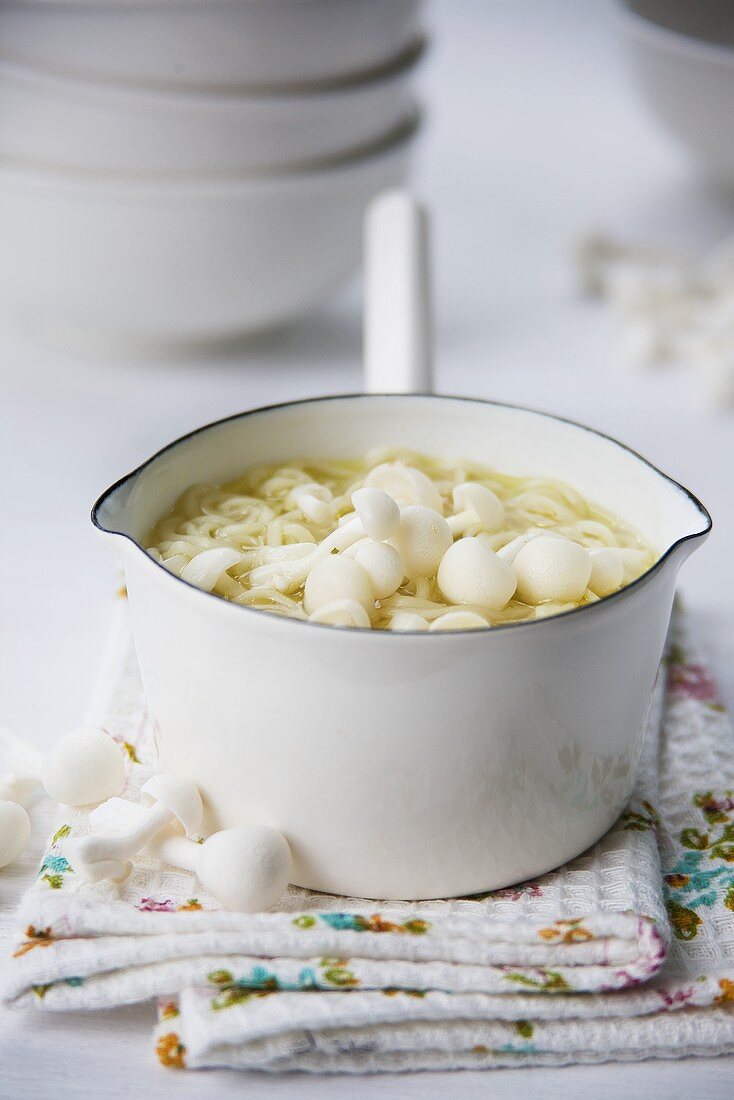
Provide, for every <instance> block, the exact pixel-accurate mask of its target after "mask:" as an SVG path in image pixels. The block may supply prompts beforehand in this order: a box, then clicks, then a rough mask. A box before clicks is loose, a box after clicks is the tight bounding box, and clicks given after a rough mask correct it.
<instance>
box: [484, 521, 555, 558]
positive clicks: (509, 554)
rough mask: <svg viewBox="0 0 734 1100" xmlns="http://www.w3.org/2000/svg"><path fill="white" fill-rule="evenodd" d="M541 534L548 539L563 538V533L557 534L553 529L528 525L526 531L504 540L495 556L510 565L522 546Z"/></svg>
mask: <svg viewBox="0 0 734 1100" xmlns="http://www.w3.org/2000/svg"><path fill="white" fill-rule="evenodd" d="M541 535H544V536H545V537H546V538H549V539H562V538H564V536H563V535H559V534H558V533H557V532H555V531H549V530H547V529H546V528H544V527H528V529H527V531H523V533H522V534H521V535H517V536H516V537H515V538H514V539H510V541H509V542H506V543H505V545H504V546H502V547H500V549H499V550H497V551H496V553H497V557H498V558H502V560H503V561H506V562H507V564H508V565H512V563H513V562H514V560H515V558H516V557H517V555H518V554H519V553H520V551H521V550H522V548H523V546H525V545H526V543H528V542H530V541H531V539H537V538H540V536H541Z"/></svg>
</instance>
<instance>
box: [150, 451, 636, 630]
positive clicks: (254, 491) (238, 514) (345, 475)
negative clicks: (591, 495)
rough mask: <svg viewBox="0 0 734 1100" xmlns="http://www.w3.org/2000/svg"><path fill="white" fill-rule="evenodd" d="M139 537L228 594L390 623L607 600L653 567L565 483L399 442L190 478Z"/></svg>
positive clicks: (423, 623) (314, 616)
mask: <svg viewBox="0 0 734 1100" xmlns="http://www.w3.org/2000/svg"><path fill="white" fill-rule="evenodd" d="M145 546H146V548H147V552H148V553H149V554H150V555H151V556H152V557H154V558H155V559H156V560H157V561H159V562H161V563H162V564H163V565H164V566H165V567H166V568H168V569H169V570H170V571H171V572H173V573H175V574H177V575H179V576H181V577H182V578H183V579H185V580H188V581H190V582H191V583H194V584H197V585H198V586H199V587H201V588H204V589H207V590H209V591H212V592H214V593H215V594H217V595H219V596H221V597H222V598H224V599H227V600H231V601H233V602H235V603H239V604H243V605H245V606H249V607H254V608H258V609H262V610H267V611H271V612H273V613H274V614H278V615H285V616H289V617H292V618H297V619H302V620H311V621H315V622H322V623H330V624H332V625H341V626H359V627H372V628H374V629H387V630H431V631H433V630H451V629H472V628H481V627H491V626H496V625H499V624H502V623H508V622H519V621H523V620H531V619H537V618H543V617H547V616H549V615H555V614H560V613H562V612H564V611H568V610H571V609H573V608H576V607H581V606H584V605H586V604H589V603H592V602H595V601H596V600H598V599H600V598H603V597H604V596H606V595H610V594H612V593H613V592H615V591H617V590H619V589H620V588H622V587H624V586H625V585H627V584H629V583H630V582H631V581H633V580H635V579H636V578H637V577H639V576H640V575H641V574H642V573H644V572H645V571H646V570H647V569H649V568H650V567H651V566H652V565H653V563H654V561H655V560H656V555H655V553H654V552H653V551H652V549H651V548H650V547H649V546H646V545H645V544H644V543H643V541H642V540H641V539H640V537H639V536H638V535H637V534H636V533H635V532H634V531H632V530H630V529H629V528H628V527H626V526H625V525H624V524H623V523H622V522H620V520H619V519H617V518H616V517H615V516H613V515H611V514H609V513H608V512H605V511H604V510H603V509H602V508H600V507H599V506H598V505H597V504H595V503H592V502H590V501H588V500H586V499H584V498H583V497H582V496H581V495H580V494H579V493H578V492H577V491H576V490H575V489H573V488H572V487H571V486H570V485H567V484H565V483H562V482H559V481H555V480H551V479H547V478H543V477H537V478H528V477H513V476H511V475H508V474H505V473H499V472H497V471H495V470H491V469H487V468H486V467H484V466H481V465H479V464H477V463H473V462H464V461H458V460H457V461H453V460H447V459H437V458H433V457H430V458H429V457H426V456H424V455H420V454H416V453H413V452H408V451H405V450H401V449H399V448H390V449H385V450H382V451H380V452H375V453H372V454H369V455H368V456H366V457H365V458H364V459H359V460H356V459H345V460H340V459H334V460H324V459H319V460H308V459H304V460H298V461H290V462H288V463H287V464H284V465H281V466H268V467H263V466H260V467H252V468H250V469H247V470H245V471H244V472H243V473H242V475H241V476H240V477H238V478H236V479H235V480H234V481H231V482H229V483H228V484H225V485H211V484H203V485H195V486H193V487H191V488H190V489H188V490H186V492H184V493H183V494H182V495H181V497H180V498H179V499H178V501H177V502H176V504H175V505H174V507H173V508H172V509H171V511H170V512H168V513H167V514H166V515H165V516H163V517H162V518H161V519H160V520H159V521H158V522H157V523H156V525H155V527H154V528H153V529H152V530H151V532H150V533H149V535H148V537H147V539H146V540H145Z"/></svg>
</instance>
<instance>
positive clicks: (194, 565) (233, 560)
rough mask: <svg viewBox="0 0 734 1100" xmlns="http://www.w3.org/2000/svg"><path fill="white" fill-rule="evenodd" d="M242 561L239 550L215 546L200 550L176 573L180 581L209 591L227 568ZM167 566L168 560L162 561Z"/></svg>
mask: <svg viewBox="0 0 734 1100" xmlns="http://www.w3.org/2000/svg"><path fill="white" fill-rule="evenodd" d="M241 561H242V554H241V553H240V551H239V550H233V549H231V548H230V547H229V546H221V547H215V548H214V549H213V550H202V552H201V553H200V554H197V555H196V556H195V557H193V558H192V559H191V561H190V562H187V564H186V565H184V567H183V569H181V570H180V571H179V573H178V575H179V577H180V578H181V580H182V581H188V582H189V584H195V585H196V587H197V588H203V589H204V591H205V592H211V590H212V589H213V588H214V586H215V584H216V583H217V581H218V580H219V578H220V577H221V576H222V573H226V572H227V570H228V569H231V568H232V566H233V565H237V564H238V563H239V562H241ZM163 564H164V565H166V566H168V564H169V563H168V562H164V563H163Z"/></svg>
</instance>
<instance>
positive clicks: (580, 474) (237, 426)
mask: <svg viewBox="0 0 734 1100" xmlns="http://www.w3.org/2000/svg"><path fill="white" fill-rule="evenodd" d="M369 236H370V240H371V245H370V247H369V248H368V253H369V255H368V259H369V261H370V262H369V263H368V291H369V293H368V302H369V306H368V311H367V333H366V335H367V384H368V386H367V388H368V389H374V386H375V384H376V380H377V383H378V384H380V387H381V388H391V389H392V388H397V389H400V388H401V385H402V384H403V383H406V388H408V387H409V388H410V389H412V390H415V389H420V388H421V386H422V384H423V385H427V373H426V371H427V368H426V363H427V358H428V357H427V349H428V341H427V339H426V337H425V332H426V324H425V311H424V310H423V309H422V308H421V307H422V303H423V304H424V303H425V300H426V299H425V294H424V279H423V276H424V274H425V264H424V263H421V262H420V249H421V246H422V242H423V235H422V228H421V219H420V217H419V216H418V215H417V214H416V211H415V209H414V208H413V207H411V205H410V203H409V202H408V201H407V200H405V199H401V198H396V197H395V196H393V197H392V199H391V200H382V203H381V206H380V207H378V209H377V210H376V211H375V214H374V216H373V223H372V233H371V235H369ZM401 242H402V244H401ZM411 256H412V259H411ZM416 256H417V257H418V260H416ZM406 258H407V262H405V261H406ZM386 261H387V267H386V268H383V263H384V262H386ZM381 296H384V300H383V299H381ZM385 302H387V303H392V305H393V307H394V309H393V314H392V316H393V318H396V319H397V320H394V321H393V322H392V323H390V324H385V317H386V316H387V315H386V314H385V313H384V312H382V307H383V306H384V304H385ZM380 318H381V319H380ZM383 369H387V370H388V371H389V372H391V374H390V377H391V379H392V386H390V387H386V386H384V383H383V382H382V381H381V373H382V371H383ZM392 443H399V444H400V445H402V446H404V447H409V448H414V449H415V450H418V451H422V452H424V453H427V454H433V455H444V456H465V457H467V458H469V459H472V460H474V461H477V462H481V463H485V464H486V465H488V466H491V467H495V468H497V469H499V470H503V471H506V472H508V473H512V474H515V475H520V476H524V475H527V476H537V475H538V474H542V475H544V476H548V477H553V478H559V479H561V480H563V481H566V482H569V483H570V484H572V485H573V486H574V487H575V488H576V489H578V490H579V491H580V492H581V493H582V494H583V495H584V496H585V497H587V498H588V499H591V500H593V501H597V502H599V503H601V504H603V505H604V506H605V507H606V508H607V509H609V510H611V511H613V512H615V513H616V514H617V515H618V516H619V517H621V519H622V520H624V521H625V523H627V524H629V525H630V526H631V527H633V528H634V529H636V530H637V531H638V532H639V533H640V534H641V536H642V537H643V538H644V539H645V540H647V541H648V542H649V543H650V544H651V545H652V546H653V547H654V548H655V549H656V550H657V553H658V560H657V562H656V564H655V565H654V566H653V567H652V568H651V569H650V570H648V572H647V573H645V574H644V575H643V576H642V577H640V578H639V580H637V581H635V582H634V583H633V584H630V585H629V586H628V587H626V588H624V589H622V590H621V591H619V592H618V593H616V594H614V595H612V596H609V597H607V598H606V599H604V600H601V601H599V602H598V603H594V604H591V605H589V606H585V607H583V608H580V609H578V610H575V611H571V612H568V613H566V614H563V615H559V616H556V617H552V618H547V619H541V620H535V621H529V622H521V623H515V624H510V625H506V626H498V627H494V628H490V629H486V630H472V631H458V632H455V633H452V632H436V633H398V632H395V633H393V632H387V631H368V630H359V629H345V628H339V627H333V626H325V625H317V624H314V623H308V622H301V621H298V620H294V619H288V618H283V617H280V616H276V615H273V614H270V613H269V612H266V611H257V610H253V609H250V608H247V607H243V606H240V605H238V604H234V603H231V602H228V601H225V600H223V599H220V598H219V597H217V596H214V595H211V594H209V593H206V592H203V591H200V590H199V589H197V588H194V587H192V586H191V585H190V584H187V583H186V582H185V581H182V580H180V579H179V578H178V577H176V576H174V575H173V574H171V573H169V572H168V570H166V569H165V568H163V567H162V566H160V565H159V564H157V563H156V562H155V561H154V560H153V559H152V558H150V557H149V556H148V555H147V554H146V553H145V552H144V551H143V549H142V548H141V540H142V539H143V538H144V537H145V535H146V533H147V532H148V531H149V529H150V528H151V526H152V525H153V523H154V522H155V521H156V520H157V519H158V518H159V517H160V516H161V514H162V513H164V512H165V511H167V510H168V509H169V508H171V506H172V505H173V503H174V502H175V501H176V499H177V498H178V496H179V495H180V493H181V492H183V490H184V489H186V488H188V487H189V486H191V485H193V484H195V483H198V482H202V481H211V482H225V481H228V480H230V479H232V478H234V477H235V476H237V475H238V474H240V473H241V471H242V470H243V469H244V468H245V467H247V466H250V465H253V464H258V465H259V464H265V463H278V462H282V461H284V460H287V459H288V458H289V457H295V456H314V457H326V456H330V457H333V456H355V457H357V456H361V455H364V454H365V452H367V451H369V450H370V449H372V448H375V447H379V446H381V445H386V444H392ZM93 520H94V523H95V524H96V526H97V527H98V528H99V529H100V530H101V531H102V532H103V533H105V535H107V536H108V537H109V538H110V539H111V540H112V541H113V542H114V544H115V546H116V547H117V550H118V552H119V553H120V555H121V557H122V560H123V562H124V567H125V574H126V580H127V588H128V593H129V602H130V614H131V617H132V624H133V631H134V635H135V643H136V647H137V651H138V656H139V659H140V667H141V671H142V676H143V682H144V685H145V689H146V692H147V695H148V699H149V702H150V707H151V710H152V713H153V715H154V717H155V719H156V722H157V724H158V747H159V752H160V758H161V764H162V766H163V767H164V768H165V769H168V770H170V771H173V772H176V773H178V774H181V775H185V776H188V777H190V778H191V779H193V780H195V782H196V783H197V784H198V785H199V786H200V789H201V791H202V794H203V797H204V800H205V804H206V808H207V814H208V825H209V827H210V828H211V829H212V830H213V829H218V828H222V827H228V826H235V825H240V824H243V823H248V822H263V823H266V824H270V825H273V826H276V827H277V828H278V829H280V830H281V831H282V832H283V833H284V834H285V836H286V837H287V839H288V841H289V843H290V845H291V848H292V851H293V858H294V881H295V883H297V884H298V885H301V886H307V887H310V888H313V889H317V890H324V891H331V892H336V893H340V894H347V895H357V896H366V897H374V898H404V899H414V898H428V897H447V896H455V895H462V894H470V893H476V892H479V891H483V890H489V889H494V888H498V887H502V886H505V885H507V884H509V883H513V882H518V881H521V880H523V879H527V878H530V877H532V876H535V875H538V874H541V873H542V872H544V871H547V870H549V869H551V868H553V867H556V866H558V865H559V864H561V863H563V862H564V861H565V860H567V859H570V858H571V857H573V856H575V855H577V854H579V853H580V852H582V851H583V850H584V849H586V848H587V847H588V846H589V845H591V844H592V843H593V842H594V841H595V840H597V839H598V838H599V837H600V836H601V835H602V834H603V833H604V832H605V831H606V830H607V829H608V828H609V827H610V826H611V825H612V823H613V822H614V820H615V818H616V817H617V815H618V814H619V812H620V810H621V809H622V807H623V806H624V804H625V802H626V801H627V799H628V798H629V796H630V793H631V791H632V788H633V786H634V782H635V778H636V771H637V766H638V760H639V757H640V751H641V748H642V740H643V736H644V730H645V722H646V716H647V713H648V710H649V706H650V701H651V694H652V689H653V685H654V682H655V678H656V676H657V672H658V666H659V662H660V658H661V654H662V651H663V645H664V641H665V635H666V630H667V627H668V621H669V618H670V612H671V607H672V602H673V595H674V592H675V585H676V578H677V574H678V570H679V569H680V567H681V565H682V564H683V562H684V561H685V560H686V558H687V557H688V556H689V554H691V553H692V551H693V550H695V549H696V547H698V546H700V545H701V543H702V542H703V541H704V539H705V538H706V536H707V534H708V532H709V530H710V527H711V519H710V516H709V514H708V512H707V511H706V509H705V508H704V507H703V505H702V504H701V503H700V502H699V501H698V500H696V498H695V497H693V496H692V495H691V494H690V493H689V492H688V491H687V490H686V489H684V488H683V487H682V486H681V485H679V484H677V483H676V482H675V481H673V480H671V478H669V477H667V476H666V475H665V474H663V473H661V472H660V471H659V470H657V469H656V468H655V467H654V466H652V465H651V464H650V463H649V462H647V461H646V460H645V459H643V458H641V457H640V456H639V455H637V454H635V453H634V452H633V451H630V450H629V449H628V448H626V447H624V446H623V445H622V444H620V443H617V442H615V440H613V439H610V438H608V437H607V436H604V435H601V434H600V433H598V432H595V431H592V430H591V429H589V428H585V427H583V426H582V425H579V424H575V423H572V422H571V421H567V420H563V419H561V418H558V417H554V416H549V415H546V414H543V413H539V412H533V411H531V410H529V409H525V408H519V407H515V406H509V405H501V404H497V403H494V402H490V401H479V400H470V399H466V398H457V397H439V396H434V395H431V394H428V393H423V394H421V393H415V392H412V393H403V392H394V393H389V394H388V393H375V392H369V393H366V394H361V395H357V396H344V397H325V398H319V399H315V400H310V401H295V402H290V403H287V404H284V405H276V406H271V407H269V408H263V409H255V410H253V411H250V412H245V413H241V414H239V415H237V416H233V417H229V418H228V419H226V420H222V421H218V422H217V423H214V424H209V425H207V426H206V427H204V428H200V429H199V430H197V431H194V432H192V433H190V434H189V435H186V436H184V437H183V438H181V439H179V440H177V441H176V442H174V443H172V444H170V445H169V446H167V447H165V448H164V449H163V450H161V451H159V452H158V453H157V454H156V455H154V456H153V457H152V458H151V459H149V460H148V461H147V462H145V463H144V464H143V465H142V466H140V467H139V468H138V469H137V470H135V471H134V472H133V473H131V474H129V475H128V476H127V477H124V478H123V479H122V480H121V481H119V482H117V484H115V485H113V486H112V487H111V488H110V489H108V490H107V491H106V492H105V493H104V494H103V495H102V496H101V497H100V499H99V501H98V502H97V504H96V505H95V507H94V512H93Z"/></svg>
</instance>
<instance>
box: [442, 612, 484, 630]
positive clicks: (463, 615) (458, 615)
mask: <svg viewBox="0 0 734 1100" xmlns="http://www.w3.org/2000/svg"><path fill="white" fill-rule="evenodd" d="M484 626H489V623H488V622H487V620H486V619H483V618H482V616H481V615H477V613H476V612H475V611H463V610H462V611H447V612H446V614H445V615H439V617H438V618H437V619H434V620H433V622H432V623H431V625H430V626H429V628H428V629H429V630H430V631H431V633H433V632H434V631H438V630H481V628H482V627H484Z"/></svg>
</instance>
